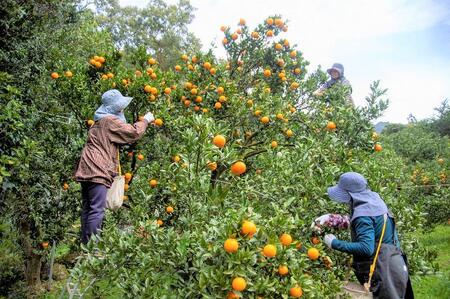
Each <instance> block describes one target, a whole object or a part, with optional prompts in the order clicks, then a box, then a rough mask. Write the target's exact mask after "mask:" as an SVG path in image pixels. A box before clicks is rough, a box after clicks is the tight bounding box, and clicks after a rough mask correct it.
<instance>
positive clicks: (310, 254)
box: [308, 247, 320, 261]
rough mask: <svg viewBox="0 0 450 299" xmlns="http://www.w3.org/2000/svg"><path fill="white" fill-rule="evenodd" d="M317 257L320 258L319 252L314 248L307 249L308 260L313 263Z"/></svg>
mask: <svg viewBox="0 0 450 299" xmlns="http://www.w3.org/2000/svg"><path fill="white" fill-rule="evenodd" d="M319 256H320V253H319V250H317V249H316V248H314V247H311V248H309V249H308V257H309V259H310V260H312V261H315V260H317V259H318V258H319Z"/></svg>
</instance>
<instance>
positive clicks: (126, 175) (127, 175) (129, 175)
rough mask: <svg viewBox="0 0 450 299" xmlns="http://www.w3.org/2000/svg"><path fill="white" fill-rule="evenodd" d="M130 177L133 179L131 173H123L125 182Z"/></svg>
mask: <svg viewBox="0 0 450 299" xmlns="http://www.w3.org/2000/svg"><path fill="white" fill-rule="evenodd" d="M132 177H133V175H132V174H131V173H129V172H127V173H125V180H126V181H129V180H131V178H132Z"/></svg>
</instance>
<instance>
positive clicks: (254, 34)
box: [251, 31, 259, 38]
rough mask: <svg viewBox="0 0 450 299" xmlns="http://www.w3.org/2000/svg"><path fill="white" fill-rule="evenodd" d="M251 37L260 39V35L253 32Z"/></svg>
mask: <svg viewBox="0 0 450 299" xmlns="http://www.w3.org/2000/svg"><path fill="white" fill-rule="evenodd" d="M251 36H252V37H253V38H259V33H258V32H256V31H253V32H252V34H251Z"/></svg>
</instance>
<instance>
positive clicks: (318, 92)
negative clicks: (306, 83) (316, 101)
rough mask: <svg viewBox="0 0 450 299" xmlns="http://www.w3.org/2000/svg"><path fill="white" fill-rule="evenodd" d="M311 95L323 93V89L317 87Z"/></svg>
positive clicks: (316, 95)
mask: <svg viewBox="0 0 450 299" xmlns="http://www.w3.org/2000/svg"><path fill="white" fill-rule="evenodd" d="M312 95H313V96H315V97H320V96H322V95H323V90H321V89H320V88H319V89H317V90H316V91H314V92H313V94H312Z"/></svg>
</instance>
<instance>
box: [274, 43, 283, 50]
mask: <svg viewBox="0 0 450 299" xmlns="http://www.w3.org/2000/svg"><path fill="white" fill-rule="evenodd" d="M281 49H283V46H282V45H281V44H275V50H278V51H279V50H281Z"/></svg>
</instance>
